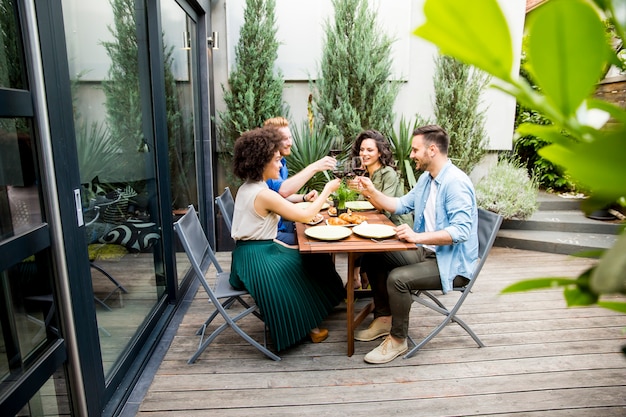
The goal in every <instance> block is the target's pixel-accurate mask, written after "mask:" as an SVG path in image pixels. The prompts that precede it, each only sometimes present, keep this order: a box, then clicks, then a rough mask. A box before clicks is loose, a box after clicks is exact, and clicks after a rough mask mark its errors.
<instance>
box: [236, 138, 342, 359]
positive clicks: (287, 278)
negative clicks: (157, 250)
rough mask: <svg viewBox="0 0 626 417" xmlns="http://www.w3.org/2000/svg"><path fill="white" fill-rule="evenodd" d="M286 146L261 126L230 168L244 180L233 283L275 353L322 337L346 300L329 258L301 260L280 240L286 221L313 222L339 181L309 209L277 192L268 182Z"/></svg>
mask: <svg viewBox="0 0 626 417" xmlns="http://www.w3.org/2000/svg"><path fill="white" fill-rule="evenodd" d="M281 141H282V136H281V134H280V133H279V132H278V131H277V130H276V128H273V127H262V128H258V129H254V130H251V131H249V132H246V133H244V134H243V135H242V136H241V137H240V138H239V139H237V141H236V142H235V147H234V158H233V164H234V165H233V171H234V173H235V175H237V176H238V177H239V178H241V179H242V180H244V181H245V182H244V184H243V185H241V187H240V188H239V190H238V191H237V196H236V199H235V211H234V214H233V225H232V231H231V234H232V237H233V238H234V239H235V241H236V247H235V250H233V252H232V264H231V274H230V283H231V285H232V286H233V287H235V288H245V289H246V290H248V291H249V292H250V295H251V296H252V297H253V298H254V300H255V301H256V303H257V305H258V306H259V308H260V310H261V312H262V314H263V318H264V320H265V323H266V324H267V326H268V328H269V330H270V334H271V337H272V341H273V342H274V345H275V347H276V350H278V351H281V350H284V349H286V348H288V347H290V346H292V345H294V344H296V343H298V342H300V341H301V340H303V339H305V338H306V337H307V336H308V337H310V339H311V340H312V341H313V342H321V341H322V340H324V339H325V338H326V337H327V336H328V331H327V330H326V329H319V327H318V326H319V325H320V324H321V322H322V321H323V320H324V319H325V318H326V317H327V316H328V314H329V313H330V312H331V311H332V310H333V308H334V307H335V306H336V305H337V304H338V303H339V302H340V301H341V300H342V298H343V296H344V291H343V284H342V281H341V278H340V277H339V275H338V274H337V272H336V270H335V266H334V264H333V262H332V259H331V257H330V255H327V254H315V255H301V254H300V252H299V251H298V249H297V248H295V247H293V246H287V245H285V244H284V243H282V242H280V241H278V240H276V235H277V224H278V220H279V219H280V218H281V217H283V218H285V219H287V220H292V221H297V222H308V221H310V220H311V219H312V218H314V217H315V215H316V214H317V213H318V212H319V211H320V209H321V208H322V205H323V204H324V202H325V201H326V200H327V199H328V197H329V196H330V194H331V193H332V192H334V191H335V190H336V189H337V188H338V187H339V180H333V181H330V182H329V183H327V184H326V186H325V187H324V190H323V191H322V192H321V193H320V194H319V196H317V198H316V199H315V200H314V201H312V202H311V204H310V205H309V206H308V207H307V208H305V209H302V208H300V207H298V206H296V205H294V204H293V203H290V202H289V201H287V200H286V199H284V198H283V197H281V196H280V195H279V194H278V193H276V192H274V191H272V190H271V189H270V188H269V187H268V185H267V183H266V181H267V180H268V179H270V178H278V177H279V171H280V167H281V159H282V156H281V154H280V152H279V149H280V146H281Z"/></svg>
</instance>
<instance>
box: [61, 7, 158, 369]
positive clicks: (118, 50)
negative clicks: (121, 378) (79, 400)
mask: <svg viewBox="0 0 626 417" xmlns="http://www.w3.org/2000/svg"><path fill="white" fill-rule="evenodd" d="M135 3H136V2H135V1H132V0H130V1H129V0H111V1H109V0H92V1H89V2H85V1H82V0H62V4H63V13H64V16H63V17H64V21H65V22H66V23H65V31H66V32H65V34H66V41H67V52H68V59H69V61H68V65H69V68H70V74H71V76H72V80H71V81H72V85H73V89H72V93H73V101H74V125H75V128H76V147H77V151H78V162H79V170H80V179H81V183H82V205H83V214H84V220H85V226H84V230H85V235H86V242H87V244H88V253H89V262H90V266H91V282H92V287H93V293H94V302H95V306H96V314H97V321H98V334H99V336H100V346H101V352H102V366H103V369H104V372H105V375H107V378H109V379H110V377H111V376H112V375H113V371H114V370H116V369H117V368H116V366H115V365H116V364H117V363H118V362H119V361H120V360H121V358H123V357H124V353H125V351H126V349H127V348H128V347H129V346H131V345H132V344H133V342H134V340H135V338H136V337H138V335H139V334H140V332H141V330H142V326H143V325H144V324H145V323H146V322H147V318H149V317H150V316H151V313H152V311H153V309H154V307H155V306H156V305H157V302H158V300H159V299H160V298H161V297H162V296H163V295H164V294H165V288H166V287H165V281H164V279H163V276H164V274H163V272H162V271H163V266H162V261H161V258H162V257H161V253H162V247H161V242H162V239H161V229H162V228H161V225H160V224H159V223H158V219H159V216H158V210H159V209H158V200H157V197H158V195H157V178H156V172H155V152H154V151H155V148H154V140H153V137H154V132H153V131H152V130H151V129H152V127H153V126H152V125H153V123H151V122H150V121H151V120H152V115H151V114H150V113H144V110H149V109H151V108H152V107H153V106H152V105H151V103H150V102H151V97H150V91H146V90H145V89H143V88H142V86H146V85H150V83H151V80H150V71H149V68H147V67H146V66H145V65H144V66H140V64H139V63H140V62H146V60H141V59H140V56H142V54H143V56H146V55H147V53H148V52H147V44H146V39H145V37H143V38H138V36H137V31H138V29H137V27H138V26H142V27H145V22H140V21H139V19H143V18H144V15H143V14H142V13H138V14H137V15H136V14H135V13H136V8H135ZM113 6H115V7H113ZM137 10H139V9H137Z"/></svg>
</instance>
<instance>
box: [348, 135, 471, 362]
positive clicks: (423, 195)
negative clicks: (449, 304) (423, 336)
mask: <svg viewBox="0 0 626 417" xmlns="http://www.w3.org/2000/svg"><path fill="white" fill-rule="evenodd" d="M449 144H450V139H449V137H448V134H447V133H446V131H445V130H444V129H442V128H441V127H439V126H436V125H429V126H423V127H420V128H417V129H416V130H415V131H414V132H413V139H412V144H411V159H413V160H414V161H415V164H416V168H417V169H418V170H420V171H424V174H423V175H421V176H420V178H419V180H418V182H417V184H416V185H415V187H413V189H412V190H411V191H410V192H409V193H408V194H406V195H404V196H402V197H389V196H386V195H385V194H383V193H381V192H380V191H377V190H376V188H375V187H374V186H373V184H372V182H371V181H370V180H369V179H368V178H364V177H359V182H360V186H361V187H362V190H361V191H360V192H361V193H362V194H363V195H364V196H365V197H366V198H367V199H368V200H369V201H370V202H371V203H372V204H373V205H374V206H375V207H376V208H378V209H385V210H387V211H389V212H391V213H396V214H404V213H408V212H411V211H414V226H413V228H412V229H411V228H410V227H409V226H408V225H406V224H403V225H400V226H398V227H397V228H396V236H397V237H398V238H399V239H402V240H406V241H408V242H412V243H415V244H416V245H417V250H415V251H406V252H381V253H371V254H366V255H364V257H363V262H362V265H361V270H363V271H365V272H366V273H367V276H368V278H369V281H370V284H371V286H372V291H373V296H374V304H375V307H374V320H373V321H372V323H371V324H370V326H369V327H368V328H367V329H365V330H361V331H358V332H356V333H355V336H354V338H355V339H356V340H360V341H370V340H374V339H377V338H379V337H381V336H387V337H386V338H385V340H384V341H383V343H382V344H381V345H380V346H378V347H377V348H376V349H374V350H372V351H371V352H369V353H368V354H367V355H365V358H364V360H365V361H366V362H368V363H387V362H390V361H392V360H393V359H395V358H396V357H398V356H399V355H401V354H403V353H404V352H406V351H407V348H408V347H407V341H406V338H407V335H408V328H409V312H410V311H411V305H412V303H413V300H412V298H411V293H410V291H413V290H419V289H437V288H440V289H441V290H442V291H443V292H444V293H447V292H448V291H450V290H451V289H452V287H453V286H455V285H456V286H463V285H465V284H466V283H467V282H469V280H470V279H472V276H471V275H472V271H473V267H474V264H475V262H476V261H477V259H478V235H477V226H478V208H477V206H476V197H475V195H474V186H473V185H472V181H471V180H470V179H469V177H468V176H467V175H466V174H465V173H464V172H463V171H461V170H460V169H459V168H457V167H456V166H455V165H453V164H452V162H451V161H450V160H449V159H448V147H449Z"/></svg>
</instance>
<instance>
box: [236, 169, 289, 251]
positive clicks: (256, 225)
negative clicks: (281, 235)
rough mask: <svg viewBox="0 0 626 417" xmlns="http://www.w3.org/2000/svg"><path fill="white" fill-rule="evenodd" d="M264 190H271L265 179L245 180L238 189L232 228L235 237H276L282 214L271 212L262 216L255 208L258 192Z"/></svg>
mask: <svg viewBox="0 0 626 417" xmlns="http://www.w3.org/2000/svg"><path fill="white" fill-rule="evenodd" d="M263 190H269V187H268V186H267V184H266V183H265V181H258V182H245V183H244V184H243V185H242V186H241V187H239V190H237V197H236V199H235V211H234V213H233V226H232V229H231V236H232V237H233V239H235V240H271V239H276V234H277V233H278V221H279V219H280V216H278V215H277V214H275V213H269V214H268V215H267V216H265V217H262V216H260V215H259V214H258V213H257V212H256V210H254V200H255V199H256V196H257V194H259V192H261V191H263Z"/></svg>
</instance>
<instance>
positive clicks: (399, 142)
mask: <svg viewBox="0 0 626 417" xmlns="http://www.w3.org/2000/svg"><path fill="white" fill-rule="evenodd" d="M427 124H431V122H430V120H428V119H425V118H423V117H422V116H420V115H419V114H418V115H417V116H416V118H415V120H414V121H413V122H411V121H409V120H407V119H405V118H404V116H402V117H401V118H400V123H399V124H398V130H397V131H392V132H391V137H390V138H389V141H390V143H391V151H392V152H393V158H394V160H395V161H396V165H397V168H398V171H400V177H401V178H402V181H403V183H404V189H405V191H408V190H410V189H411V188H413V186H414V185H415V182H416V178H415V162H413V161H412V160H411V158H410V155H411V140H412V139H413V131H414V130H415V129H416V128H418V127H419V126H423V125H427Z"/></svg>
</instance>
